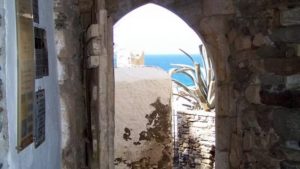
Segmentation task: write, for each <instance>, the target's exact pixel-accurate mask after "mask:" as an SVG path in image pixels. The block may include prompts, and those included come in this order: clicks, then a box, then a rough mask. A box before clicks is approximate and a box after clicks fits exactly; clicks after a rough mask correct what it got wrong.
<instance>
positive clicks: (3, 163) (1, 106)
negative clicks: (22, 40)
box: [0, 0, 8, 169]
mask: <svg viewBox="0 0 300 169" xmlns="http://www.w3.org/2000/svg"><path fill="white" fill-rule="evenodd" d="M5 19H6V15H5V8H4V0H0V169H2V168H7V167H8V166H7V152H8V128H7V112H6V107H5V59H6V57H5V53H6V52H5V50H6V47H5V46H6V45H5V37H6V36H5V35H6V30H5V25H6V23H5V21H6V20H5Z"/></svg>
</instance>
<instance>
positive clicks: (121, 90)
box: [115, 67, 172, 169]
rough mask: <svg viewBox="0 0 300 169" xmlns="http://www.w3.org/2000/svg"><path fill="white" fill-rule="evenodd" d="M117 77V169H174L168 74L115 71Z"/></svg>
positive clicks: (156, 70)
mask: <svg viewBox="0 0 300 169" xmlns="http://www.w3.org/2000/svg"><path fill="white" fill-rule="evenodd" d="M115 77H116V78H115V80H116V82H115V85H116V86H115V91H116V93H115V110H116V112H115V115H116V116H115V126H116V127H115V168H116V169H125V168H145V169H146V168H147V169H151V168H157V169H163V168H168V169H169V168H172V144H171V142H172V138H171V108H170V97H171V79H170V78H169V76H168V74H167V73H166V72H164V71H163V70H161V69H159V68H151V67H139V68H116V69H115Z"/></svg>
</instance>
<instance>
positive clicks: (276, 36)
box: [270, 26, 300, 43]
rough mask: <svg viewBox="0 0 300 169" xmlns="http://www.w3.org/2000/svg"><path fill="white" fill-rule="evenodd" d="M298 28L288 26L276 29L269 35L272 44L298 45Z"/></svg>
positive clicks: (299, 36)
mask: <svg viewBox="0 0 300 169" xmlns="http://www.w3.org/2000/svg"><path fill="white" fill-rule="evenodd" d="M299 31H300V26H289V27H282V28H279V29H276V30H274V31H273V32H272V34H271V35H270V38H271V40H273V41H274V42H285V43H300V33H299Z"/></svg>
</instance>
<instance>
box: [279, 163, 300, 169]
mask: <svg viewBox="0 0 300 169" xmlns="http://www.w3.org/2000/svg"><path fill="white" fill-rule="evenodd" d="M280 167H281V169H300V162H295V161H282V162H281V163H280Z"/></svg>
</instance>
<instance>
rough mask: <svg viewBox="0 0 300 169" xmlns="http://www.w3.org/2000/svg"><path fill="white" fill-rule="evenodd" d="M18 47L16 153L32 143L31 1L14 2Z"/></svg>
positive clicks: (32, 42)
mask: <svg viewBox="0 0 300 169" xmlns="http://www.w3.org/2000/svg"><path fill="white" fill-rule="evenodd" d="M16 12H17V15H16V17H17V18H16V19H17V45H18V67H17V69H18V124H17V125H18V132H17V133H18V145H17V149H18V151H21V150H23V149H24V148H26V147H27V146H28V145H29V144H31V143H32V142H33V125H34V124H33V111H34V109H33V106H34V96H35V95H34V80H35V61H34V35H33V15H32V1H31V0H16Z"/></svg>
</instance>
